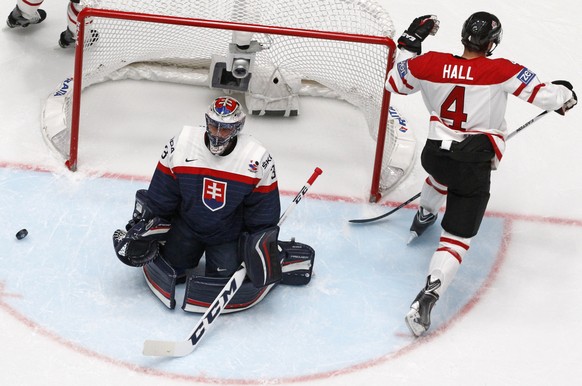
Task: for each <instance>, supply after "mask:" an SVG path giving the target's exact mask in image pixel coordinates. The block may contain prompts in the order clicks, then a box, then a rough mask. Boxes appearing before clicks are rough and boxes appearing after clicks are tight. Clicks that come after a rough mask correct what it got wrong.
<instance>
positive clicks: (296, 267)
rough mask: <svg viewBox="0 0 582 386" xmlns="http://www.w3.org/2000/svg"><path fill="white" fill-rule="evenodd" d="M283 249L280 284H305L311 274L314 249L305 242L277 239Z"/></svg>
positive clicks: (309, 279)
mask: <svg viewBox="0 0 582 386" xmlns="http://www.w3.org/2000/svg"><path fill="white" fill-rule="evenodd" d="M279 246H280V247H281V249H282V250H283V254H284V257H283V262H282V266H283V267H282V271H283V276H282V278H281V284H286V285H306V284H308V283H309V282H310V281H311V277H312V275H313V263H314V262H315V250H314V249H313V248H311V247H310V246H309V245H307V244H301V243H298V242H296V241H295V239H291V241H279Z"/></svg>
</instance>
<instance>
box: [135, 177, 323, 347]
mask: <svg viewBox="0 0 582 386" xmlns="http://www.w3.org/2000/svg"><path fill="white" fill-rule="evenodd" d="M321 173H322V170H321V169H320V168H315V171H314V172H313V174H312V175H311V177H309V180H307V183H306V184H305V186H303V188H301V190H300V191H299V193H297V195H296V196H295V198H294V199H293V201H292V202H291V204H289V207H287V209H286V210H285V212H284V213H283V215H282V216H281V218H280V219H279V223H278V225H279V226H281V224H282V223H283V222H284V221H285V219H286V218H287V216H289V213H291V211H292V210H293V209H295V207H296V206H297V204H299V202H300V201H301V199H302V198H303V197H304V196H305V194H307V190H308V189H309V187H310V186H311V185H312V184H313V182H314V181H315V180H316V179H317V177H319V175H320V174H321ZM246 273H247V269H246V266H245V264H244V263H242V264H241V266H240V267H239V268H238V270H237V271H236V272H235V273H234V275H232V277H231V278H230V280H229V281H228V282H227V283H226V285H225V286H224V288H223V289H222V290H221V291H220V293H219V294H218V296H217V297H216V299H214V301H213V302H212V304H211V305H210V306H209V307H208V310H206V312H205V313H204V315H202V317H201V318H200V320H199V321H198V323H197V324H196V326H195V327H194V329H193V330H192V332H190V335H189V336H188V337H187V338H186V339H185V340H180V341H165V340H146V341H145V342H144V345H143V355H147V356H164V357H183V356H186V355H188V354H190V353H191V352H192V351H194V349H195V348H196V345H197V344H198V343H199V342H200V339H202V337H203V336H204V335H205V333H206V332H208V330H209V329H210V327H211V325H212V323H213V322H214V321H216V318H217V317H218V316H219V315H220V313H221V312H222V311H223V310H224V308H225V307H226V306H227V305H228V302H229V301H230V300H231V299H232V298H233V296H234V295H235V294H236V292H237V291H238V290H239V288H240V287H241V285H242V283H243V281H244V279H245V276H246Z"/></svg>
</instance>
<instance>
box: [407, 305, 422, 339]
mask: <svg viewBox="0 0 582 386" xmlns="http://www.w3.org/2000/svg"><path fill="white" fill-rule="evenodd" d="M418 317H419V315H418V313H417V312H412V311H411V312H409V313H408V314H406V316H405V317H404V322H405V323H406V326H407V327H408V329H409V330H410V332H411V333H412V335H414V336H416V337H419V336H421V335H422V334H424V333H425V332H426V328H425V327H424V326H423V325H422V324H419V323H416V322H415V321H414V320H415V319H418Z"/></svg>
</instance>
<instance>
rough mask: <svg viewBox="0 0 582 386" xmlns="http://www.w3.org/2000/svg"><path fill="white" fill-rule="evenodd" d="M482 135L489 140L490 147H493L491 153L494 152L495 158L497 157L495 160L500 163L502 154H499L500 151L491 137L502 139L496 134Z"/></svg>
mask: <svg viewBox="0 0 582 386" xmlns="http://www.w3.org/2000/svg"><path fill="white" fill-rule="evenodd" d="M484 134H485V135H486V136H487V138H489V142H491V146H493V151H494V152H495V157H497V159H498V160H499V161H501V158H502V157H503V153H502V152H501V150H500V149H499V147H498V146H497V143H496V142H495V139H494V138H493V137H494V136H495V137H499V138H502V137H501V136H500V135H497V134H490V133H484ZM502 139H503V138H502Z"/></svg>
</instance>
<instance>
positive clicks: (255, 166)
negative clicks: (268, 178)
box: [249, 160, 259, 173]
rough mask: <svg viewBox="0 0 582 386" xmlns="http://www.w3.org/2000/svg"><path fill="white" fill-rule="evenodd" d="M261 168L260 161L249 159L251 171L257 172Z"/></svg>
mask: <svg viewBox="0 0 582 386" xmlns="http://www.w3.org/2000/svg"><path fill="white" fill-rule="evenodd" d="M258 170H259V161H253V160H250V161H249V172H251V173H256V172H257V171H258Z"/></svg>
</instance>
